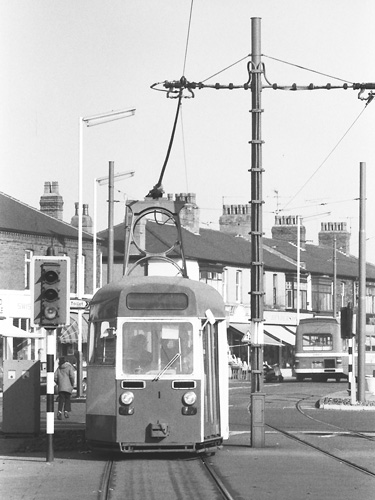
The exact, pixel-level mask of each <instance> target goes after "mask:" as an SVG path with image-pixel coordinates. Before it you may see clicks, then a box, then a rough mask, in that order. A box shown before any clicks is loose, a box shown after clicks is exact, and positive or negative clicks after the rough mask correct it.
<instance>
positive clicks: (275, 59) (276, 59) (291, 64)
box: [262, 54, 354, 84]
mask: <svg viewBox="0 0 375 500" xmlns="http://www.w3.org/2000/svg"><path fill="white" fill-rule="evenodd" d="M262 55H263V57H267V59H273V60H274V61H278V62H281V63H283V64H287V65H289V66H294V67H295V68H299V69H303V70H305V71H310V72H311V73H316V74H317V75H322V76H327V77H328V78H333V79H335V80H339V81H341V82H347V83H351V84H353V83H354V82H351V81H350V80H343V79H342V78H338V77H337V76H332V75H328V74H327V73H322V72H321V71H316V70H314V69H310V68H306V67H305V66H301V65H299V64H295V63H291V62H288V61H283V60H282V59H278V58H277V57H272V56H268V55H267V54H262Z"/></svg>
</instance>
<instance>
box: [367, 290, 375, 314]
mask: <svg viewBox="0 0 375 500" xmlns="http://www.w3.org/2000/svg"><path fill="white" fill-rule="evenodd" d="M366 313H367V314H374V313H375V287H374V286H371V285H370V286H369V285H367V286H366Z"/></svg>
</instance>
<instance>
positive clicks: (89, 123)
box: [77, 108, 135, 350]
mask: <svg viewBox="0 0 375 500" xmlns="http://www.w3.org/2000/svg"><path fill="white" fill-rule="evenodd" d="M134 114H135V108H126V109H123V110H118V111H108V112H107V113H100V114H98V115H93V116H87V117H82V116H81V117H80V118H79V173H78V176H79V177H78V262H77V297H78V299H82V296H83V294H84V266H83V262H82V260H83V251H82V226H83V214H82V198H83V125H84V124H85V125H86V127H93V126H95V125H102V124H103V123H108V122H112V121H115V120H121V119H122V118H128V117H129V116H133V115H134ZM94 239H95V235H94ZM78 350H79V346H78Z"/></svg>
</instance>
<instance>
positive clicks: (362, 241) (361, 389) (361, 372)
mask: <svg viewBox="0 0 375 500" xmlns="http://www.w3.org/2000/svg"><path fill="white" fill-rule="evenodd" d="M359 168H360V181H359V189H360V195H359V297H358V331H357V335H358V400H359V401H360V402H364V401H365V399H366V394H365V349H366V347H365V338H366V335H365V328H366V229H365V226H366V209H365V205H366V163H364V162H360V164H359Z"/></svg>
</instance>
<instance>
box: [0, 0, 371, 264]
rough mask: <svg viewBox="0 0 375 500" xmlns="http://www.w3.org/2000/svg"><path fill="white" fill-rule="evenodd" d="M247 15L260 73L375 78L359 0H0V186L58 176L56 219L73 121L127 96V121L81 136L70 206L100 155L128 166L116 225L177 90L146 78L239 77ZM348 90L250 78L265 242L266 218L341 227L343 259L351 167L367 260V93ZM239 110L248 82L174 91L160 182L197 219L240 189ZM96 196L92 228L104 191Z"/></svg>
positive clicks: (153, 179) (70, 160) (152, 178)
mask: <svg viewBox="0 0 375 500" xmlns="http://www.w3.org/2000/svg"><path fill="white" fill-rule="evenodd" d="M191 5H192V9H191ZM190 14H191V17H190ZM252 17H259V18H261V52H262V62H263V63H264V67H265V73H266V77H267V80H268V81H269V82H271V83H277V84H278V85H285V86H288V85H292V84H293V83H296V84H297V85H301V86H302V85H308V84H310V83H313V84H314V85H326V84H327V83H331V84H332V85H342V84H343V83H344V82H347V83H349V84H352V83H354V82H360V83H362V82H375V58H374V57H373V53H372V51H373V49H374V46H375V31H374V29H373V19H374V18H375V2H373V0H359V1H357V2H353V1H352V0H314V2H311V1H310V0H283V1H280V0H259V1H256V0H235V1H231V2H229V1H227V0H194V1H193V4H192V2H191V0H137V1H135V0H80V1H77V0H32V1H30V0H2V2H1V3H0V63H1V68H2V78H1V82H0V91H1V92H0V102H1V113H0V147H1V149H0V174H1V184H0V191H2V192H4V193H6V194H8V195H10V196H12V197H14V198H16V199H18V200H20V201H22V202H24V203H27V204H28V205H31V206H33V207H35V208H39V200H40V197H41V195H42V194H43V189H44V182H46V181H57V182H58V183H59V189H60V194H61V195H62V196H63V199H64V220H65V221H66V222H70V220H71V217H72V216H73V215H74V203H75V202H77V201H78V165H79V144H80V141H79V121H80V117H87V116H92V115H96V114H99V113H102V112H107V111H111V110H119V109H126V108H131V107H134V108H136V113H135V115H134V116H132V117H129V118H125V119H123V120H118V121H114V122H111V123H106V124H102V125H100V126H97V127H92V128H84V130H83V134H82V143H81V147H82V155H83V202H84V203H88V204H89V212H90V214H91V215H92V214H93V197H94V194H93V193H94V188H93V186H94V179H95V178H97V177H101V176H105V175H108V165H109V161H114V163H115V172H126V171H130V170H134V171H135V175H134V177H132V178H128V179H125V180H119V181H116V186H115V187H116V190H115V199H116V201H118V203H116V206H115V223H116V224H117V223H120V222H121V221H122V220H123V216H124V203H125V202H124V200H125V199H126V197H128V198H131V199H143V198H144V196H145V195H146V194H147V193H148V192H149V190H150V189H151V188H152V187H153V186H154V185H155V184H156V183H157V181H158V179H159V175H160V172H161V168H162V166H163V163H164V159H165V156H166V153H167V149H168V145H169V141H170V137H171V132H172V127H173V122H174V118H175V113H176V106H177V101H176V99H169V98H167V96H166V94H165V93H163V92H157V91H155V90H153V89H151V86H152V85H153V84H154V83H158V82H164V81H166V80H179V79H180V78H181V77H182V76H185V77H186V78H187V80H189V81H195V82H200V81H203V80H205V81H206V83H207V84H208V83H211V84H213V83H216V82H218V83H220V84H224V85H227V84H229V83H233V84H235V85H243V84H244V83H246V82H247V81H248V72H247V62H248V61H249V57H247V58H246V56H249V54H250V53H251V18H252ZM189 19H190V24H189ZM189 26H190V29H189ZM243 58H245V59H244V60H242V59H243ZM240 60H242V61H241V62H238V63H237V64H234V63H236V62H237V61H240ZM229 66H230V68H229V69H227V70H225V68H228V67H229ZM224 70H225V71H224ZM212 75H216V76H214V77H213V78H209V77H211V76H212ZM208 78H209V79H208ZM207 79H208V80H207ZM263 84H264V85H267V82H266V81H265V79H264V78H263ZM358 94H359V92H358V91H356V90H353V89H347V90H343V89H337V90H333V89H332V90H314V91H298V92H292V91H284V90H273V89H267V88H264V89H263V91H262V97H261V99H262V108H263V109H264V112H263V113H262V117H261V120H262V139H263V140H264V145H263V147H262V159H263V161H262V163H263V168H264V173H263V174H262V178H263V181H262V194H263V200H264V205H263V231H264V234H265V236H266V237H271V228H272V226H273V224H274V220H275V214H276V213H278V214H279V215H299V216H301V217H302V219H303V224H304V225H305V227H306V233H307V240H308V241H309V242H312V243H317V241H318V240H317V236H318V232H319V231H320V227H321V226H320V224H321V222H345V223H346V224H347V228H348V230H349V231H350V232H351V243H350V250H351V253H353V254H355V255H358V240H359V238H358V232H359V223H358V221H359V202H358V198H359V189H360V186H359V179H360V173H359V171H360V169H359V165H360V162H365V163H366V184H365V190H366V191H365V192H366V198H367V200H366V226H365V228H366V238H367V244H366V258H367V260H368V261H370V262H375V227H374V213H375V193H374V189H373V186H374V185H375V173H374V167H375V147H374V140H373V136H374V118H375V104H374V103H375V99H374V101H373V102H372V103H370V104H369V105H368V106H365V105H366V101H365V100H361V99H359V98H358ZM367 96H368V91H367V92H365V93H364V94H362V97H367ZM250 109H251V92H250V91H249V90H247V91H245V90H243V89H240V90H226V89H225V90H214V89H201V90H196V91H195V96H194V98H190V99H188V98H186V99H183V102H182V107H181V113H180V119H179V122H178V124H177V129H176V134H175V138H174V142H173V146H172V151H171V155H170V158H169V162H168V165H167V168H166V172H165V175H164V180H163V187H164V191H165V193H185V192H192V193H196V201H197V204H198V206H199V207H200V209H201V213H200V217H201V225H202V227H210V228H213V229H218V227H219V226H218V221H219V217H220V215H222V206H223V204H246V203H247V202H249V200H250V198H251V184H250V173H249V169H250V166H251V163H250V162H251V155H250V145H249V141H250V139H251V113H250V112H249V111H250ZM97 192H98V202H97V208H98V229H99V230H101V229H104V228H105V227H106V225H107V221H108V215H107V203H106V200H107V199H108V188H107V187H106V186H100V187H98V191H97Z"/></svg>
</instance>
